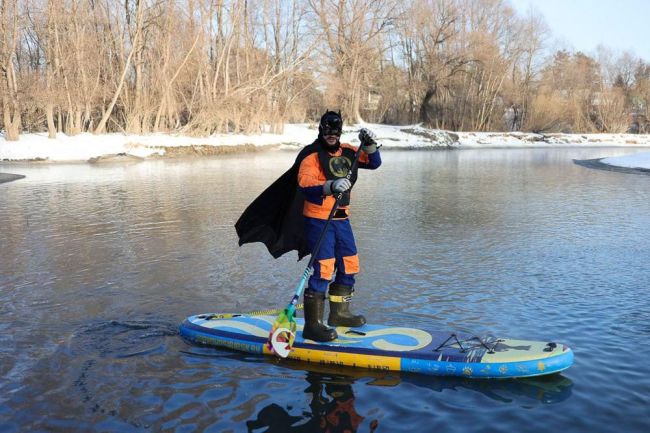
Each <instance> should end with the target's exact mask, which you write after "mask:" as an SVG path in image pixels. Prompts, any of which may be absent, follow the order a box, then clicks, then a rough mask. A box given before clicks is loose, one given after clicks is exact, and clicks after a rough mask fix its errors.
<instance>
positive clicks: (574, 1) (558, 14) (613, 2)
mask: <svg viewBox="0 0 650 433" xmlns="http://www.w3.org/2000/svg"><path fill="white" fill-rule="evenodd" d="M510 2H511V4H512V5H513V6H514V7H515V9H517V10H518V11H519V12H520V13H522V14H526V13H527V12H528V10H529V8H531V7H533V8H534V9H536V10H538V11H539V12H541V14H542V15H544V17H545V18H546V22H547V24H548V26H549V27H550V29H551V32H552V36H551V41H553V40H557V41H558V42H559V43H560V46H559V48H573V49H575V50H576V51H578V50H579V51H583V52H585V53H587V54H594V53H595V52H596V47H597V46H598V45H599V44H602V45H604V46H605V47H607V48H610V49H613V50H615V51H621V52H622V51H631V52H632V53H634V54H635V55H636V56H638V57H641V58H643V59H644V60H645V61H650V24H649V20H650V0H510Z"/></svg>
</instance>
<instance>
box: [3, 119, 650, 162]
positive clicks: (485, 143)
mask: <svg viewBox="0 0 650 433" xmlns="http://www.w3.org/2000/svg"><path fill="white" fill-rule="evenodd" d="M361 127H366V128H369V129H371V130H372V131H374V132H375V134H376V135H377V138H378V141H379V142H380V143H382V144H383V146H384V148H385V149H431V148H454V149H463V148H508V147H566V146H585V147H612V146H620V147H623V146H624V147H633V146H638V147H650V135H631V134H546V135H542V134H533V133H521V132H512V133H487V132H458V133H455V132H448V131H441V130H435V129H428V128H423V127H421V126H420V125H410V126H391V125H378V124H362V125H351V126H349V127H346V128H345V130H344V134H343V137H342V141H345V142H350V143H354V144H356V143H358V138H357V133H358V130H359V128H361ZM316 135H317V129H316V127H315V126H314V125H310V124H288V125H285V128H284V133H283V134H270V133H264V134H255V135H245V134H216V135H212V136H210V137H204V138H201V137H190V136H180V135H172V134H151V135H124V134H104V135H92V134H79V135H76V136H66V135H64V134H58V136H57V138H56V139H53V140H51V139H48V138H47V134H39V133H35V134H22V135H21V136H20V140H19V141H15V142H9V141H6V140H4V138H0V161H26V160H27V161H29V160H44V161H53V162H62V161H88V160H91V159H95V158H98V157H103V156H110V155H127V156H131V157H135V158H148V157H155V156H163V155H165V154H173V155H178V154H183V151H184V150H188V153H191V152H189V151H191V150H192V148H193V147H201V148H205V147H208V148H209V147H215V148H216V147H233V148H234V147H236V146H254V147H262V146H277V147H280V148H296V147H299V146H304V145H306V144H309V143H311V142H312V141H313V140H314V138H315V137H316ZM172 148H173V149H172ZM184 148H186V149H184ZM172 150H174V151H172ZM612 159H613V158H612Z"/></svg>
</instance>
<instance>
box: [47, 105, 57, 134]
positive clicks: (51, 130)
mask: <svg viewBox="0 0 650 433" xmlns="http://www.w3.org/2000/svg"><path fill="white" fill-rule="evenodd" d="M45 117H46V118H47V138H56V126H54V104H47V106H46V107H45Z"/></svg>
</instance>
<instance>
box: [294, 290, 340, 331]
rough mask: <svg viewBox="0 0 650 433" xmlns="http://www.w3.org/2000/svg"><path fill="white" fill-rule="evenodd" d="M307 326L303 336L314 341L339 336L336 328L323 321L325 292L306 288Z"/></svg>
mask: <svg viewBox="0 0 650 433" xmlns="http://www.w3.org/2000/svg"><path fill="white" fill-rule="evenodd" d="M304 300H305V326H304V328H303V329H302V337H303V338H305V339H309V340H314V341H320V342H325V341H332V340H334V339H336V337H338V335H337V334H336V330H335V329H332V328H328V327H327V326H326V325H325V324H324V323H323V313H324V310H325V294H323V293H318V292H314V291H312V290H309V289H307V290H305V297H304Z"/></svg>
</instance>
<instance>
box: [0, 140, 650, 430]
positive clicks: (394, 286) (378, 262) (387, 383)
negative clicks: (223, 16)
mask: <svg viewBox="0 0 650 433" xmlns="http://www.w3.org/2000/svg"><path fill="white" fill-rule="evenodd" d="M636 151H638V150H634V149H575V148H574V149H525V150H522V149H506V150H488V149H483V150H462V151H441V152H431V151H429V152H425V151H411V152H401V151H386V152H383V159H384V165H383V166H382V167H381V168H380V169H379V170H378V171H375V172H370V171H367V172H366V171H364V172H362V173H361V175H360V180H359V182H358V184H357V186H356V187H355V192H354V193H353V215H352V223H353V227H354V228H355V234H356V237H357V243H358V247H359V251H360V257H361V261H362V273H361V274H360V275H359V277H358V283H357V292H356V293H357V296H356V297H355V304H354V305H355V307H356V309H357V310H359V311H361V312H364V313H365V315H366V316H367V318H368V320H369V322H371V323H385V324H394V325H404V326H414V327H425V326H426V327H430V328H441V329H457V330H458V329H464V330H471V331H473V332H477V333H483V332H492V333H494V334H497V335H503V336H508V337H512V338H525V339H537V340H544V341H557V342H562V343H565V344H567V345H569V346H570V347H572V348H573V350H574V352H575V364H574V366H573V367H571V368H570V369H569V370H567V371H566V372H564V373H563V374H561V375H556V376H551V377H546V378H537V379H531V380H467V379H450V378H436V377H426V376H419V375H415V374H397V373H391V374H384V373H373V372H370V371H363V370H328V369H322V368H318V367H316V366H310V365H308V364H292V363H287V362H277V361H275V360H273V359H264V358H261V357H257V356H252V355H242V354H238V353H234V352H229V351H226V350H215V349H209V348H202V347H196V346H192V345H190V344H187V343H186V342H184V341H183V340H182V339H181V338H180V337H179V336H178V332H177V328H178V324H179V323H180V322H181V321H182V320H183V318H184V317H186V316H188V315H191V314H197V313H205V312H247V311H252V310H259V309H267V308H278V307H282V306H284V305H285V304H286V303H287V302H288V301H289V299H290V297H291V294H292V291H293V288H294V286H295V284H296V282H297V280H298V279H299V277H300V274H301V272H302V270H303V268H304V266H305V261H303V262H300V263H299V262H297V261H296V256H295V255H288V256H286V257H282V258H280V259H278V260H273V259H272V258H271V256H270V255H269V254H268V253H267V252H266V250H265V249H264V247H263V246H262V245H260V244H256V245H245V246H244V247H241V248H240V247H238V246H237V238H236V234H235V231H234V229H233V224H234V222H235V221H236V220H237V218H238V216H239V215H240V213H241V212H242V210H243V209H244V208H245V207H246V205H247V204H248V203H249V202H250V201H251V200H252V199H253V198H254V197H255V196H257V194H258V193H259V192H261V191H262V190H263V189H264V188H265V187H266V186H267V185H269V184H270V183H271V182H272V181H273V180H274V179H275V178H276V177H277V176H279V175H280V174H281V173H282V172H283V171H284V170H285V169H286V168H287V167H288V166H289V165H290V164H291V162H292V160H293V158H294V156H295V152H285V151H277V152H267V153H254V154H242V155H231V156H224V157H219V158H209V159H186V160H155V161H147V162H143V163H139V164H132V165H128V164H127V165H87V164H67V165H66V164H57V165H49V164H29V165H15V164H13V165H8V164H4V165H0V171H4V172H11V173H21V174H25V175H26V176H27V177H26V178H25V179H22V180H18V181H15V182H11V183H6V184H2V185H0V226H1V230H0V251H1V256H0V375H1V377H2V381H1V382H0V431H2V432H14V431H15V432H25V431H48V432H59V431H60V432H71V431H103V432H130V431H133V432H139V431H178V432H191V431H208V432H247V431H254V432H294V431H295V432H312V431H327V428H330V430H329V431H342V427H344V426H346V425H348V426H352V427H353V430H354V429H356V431H359V432H369V431H376V432H400V431H409V432H414V431H418V432H419V431H444V432H464V433H465V432H483V431H490V432H512V431H517V432H548V431H566V432H571V431H576V432H583V431H591V432H609V431H612V430H617V431H625V432H647V431H650V377H649V374H650V372H649V368H648V359H650V300H649V297H648V289H649V288H650V235H649V234H648V233H649V231H648V229H649V227H650V177H648V176H640V175H632V174H622V173H614V172H607V171H598V170H590V169H587V168H584V167H580V166H577V165H574V164H573V163H572V158H576V159H588V158H597V157H604V156H616V155H620V154H624V153H633V152H636ZM337 429H338V430H337Z"/></svg>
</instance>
